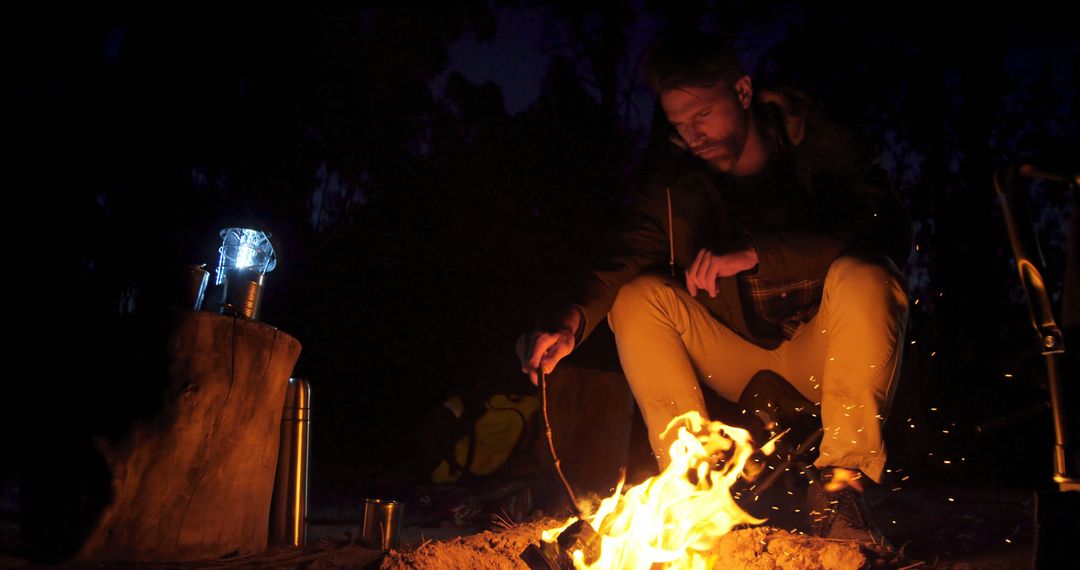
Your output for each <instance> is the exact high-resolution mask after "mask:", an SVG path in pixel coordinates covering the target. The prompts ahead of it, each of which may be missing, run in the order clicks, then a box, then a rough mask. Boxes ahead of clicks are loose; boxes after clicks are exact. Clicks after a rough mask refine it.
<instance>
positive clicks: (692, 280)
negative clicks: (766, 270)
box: [686, 247, 758, 297]
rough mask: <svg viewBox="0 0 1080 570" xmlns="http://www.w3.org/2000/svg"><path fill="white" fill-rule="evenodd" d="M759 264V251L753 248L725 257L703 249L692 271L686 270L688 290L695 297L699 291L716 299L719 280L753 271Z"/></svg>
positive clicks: (692, 265) (691, 268)
mask: <svg viewBox="0 0 1080 570" xmlns="http://www.w3.org/2000/svg"><path fill="white" fill-rule="evenodd" d="M757 264H758V256H757V250H755V249H754V248H752V247H748V248H746V249H744V250H741V251H736V252H733V253H726V254H723V255H717V254H715V253H713V252H711V251H709V250H707V249H705V248H702V249H701V250H699V251H698V254H697V257H696V258H694V263H692V264H690V269H687V270H686V290H687V291H689V292H690V295H692V296H694V297H696V296H697V293H698V289H701V290H702V291H707V292H708V293H709V296H710V297H716V280H717V279H719V278H721V277H730V276H732V275H735V274H736V273H738V272H740V271H746V270H747V269H753V268H754V266H755V265H757Z"/></svg>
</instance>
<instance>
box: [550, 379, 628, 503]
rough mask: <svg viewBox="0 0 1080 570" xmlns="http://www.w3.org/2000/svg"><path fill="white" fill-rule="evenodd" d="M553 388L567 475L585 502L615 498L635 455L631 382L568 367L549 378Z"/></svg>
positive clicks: (554, 420)
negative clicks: (630, 455) (586, 498)
mask: <svg viewBox="0 0 1080 570" xmlns="http://www.w3.org/2000/svg"><path fill="white" fill-rule="evenodd" d="M547 385H548V416H549V419H550V421H551V431H552V435H553V440H554V444H555V450H556V452H557V453H558V455H559V459H560V462H561V465H562V470H563V473H564V474H565V475H566V478H567V479H568V480H569V482H570V484H571V485H572V486H573V488H574V491H575V492H576V493H577V495H578V496H579V497H583V496H584V495H587V494H590V493H593V494H598V495H600V496H601V497H607V496H609V495H610V494H611V490H612V489H613V488H614V487H615V485H616V484H617V483H618V482H619V474H620V472H621V470H622V469H623V468H624V467H625V466H626V461H627V455H628V452H629V449H630V431H631V429H630V428H631V420H632V418H633V411H634V398H633V395H632V394H631V393H630V388H629V386H628V385H627V383H626V378H625V377H624V376H623V375H622V374H617V373H614V372H608V371H604V370H592V369H588V368H579V367H574V366H567V365H563V366H558V367H556V368H555V370H554V371H552V373H551V374H549V375H547ZM541 437H542V434H541ZM543 445H544V446H546V443H544V444H543Z"/></svg>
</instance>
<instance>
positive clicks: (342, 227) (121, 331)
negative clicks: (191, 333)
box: [4, 0, 1080, 498]
mask: <svg viewBox="0 0 1080 570" xmlns="http://www.w3.org/2000/svg"><path fill="white" fill-rule="evenodd" d="M507 14H516V15H517V17H518V18H519V19H522V18H523V19H524V20H525V21H527V22H535V26H536V27H537V28H539V29H541V30H543V32H542V34H548V33H550V34H551V35H552V38H553V39H552V40H551V41H550V42H548V43H547V44H546V45H544V46H541V48H530V47H522V48H521V49H523V50H527V49H534V50H536V51H537V53H539V55H541V56H542V59H541V60H542V61H544V62H545V66H544V67H543V68H540V69H535V68H532V67H522V69H520V74H521V76H522V77H523V81H524V78H528V77H536V78H538V84H539V90H538V92H535V93H532V95H531V99H530V100H531V102H528V103H526V104H524V105H521V108H520V109H509V108H508V105H507V98H506V96H505V95H504V92H507V91H510V90H516V91H521V90H522V89H527V88H528V87H522V86H521V85H514V84H506V83H503V84H499V83H496V82H490V81H487V82H485V81H479V80H471V79H470V78H469V77H470V75H474V76H475V75H477V74H478V73H480V72H482V70H483V68H484V67H485V66H489V65H500V64H497V63H490V62H486V61H483V60H482V59H472V60H468V59H466V60H464V61H462V60H460V58H459V60H458V61H454V62H453V66H451V53H454V52H453V50H454V46H455V45H460V42H470V43H471V44H473V45H480V46H483V45H485V44H486V43H490V42H493V41H495V39H496V38H497V37H499V34H500V29H499V23H500V21H503V19H504V18H505V17H506V16H507ZM1063 16H1064V15H1063V14H1060V15H1055V13H1054V12H1052V11H1045V10H1041V9H1036V8H1032V9H1031V11H1030V12H1029V13H1025V14H1017V13H1003V12H1001V11H996V10H995V11H991V10H976V11H971V12H965V13H952V14H945V13H942V12H941V9H940V7H938V6H932V9H931V7H929V6H916V5H911V4H908V3H904V4H891V5H888V6H885V5H881V6H878V5H875V6H873V7H871V6H864V7H862V8H860V9H858V10H852V9H850V8H848V7H843V8H841V7H832V8H830V7H826V6H820V7H819V6H813V7H812V6H810V5H809V4H807V5H803V4H800V3H793V2H719V1H717V2H686V3H665V2H654V1H651V0H645V1H644V2H627V1H614V2H607V3H603V4H602V5H595V6H594V5H588V4H584V3H578V2H570V1H562V0H551V1H541V0H536V1H524V0H523V1H520V2H513V1H496V2H487V1H484V0H472V1H451V2H444V3H439V4H437V5H435V6H431V7H426V8H419V7H418V5H412V6H409V5H404V4H393V5H390V4H388V5H385V6H380V5H364V6H362V7H357V6H353V7H348V8H341V7H334V8H310V7H308V8H304V9H300V8H296V7H291V8H290V7H281V8H273V7H268V6H267V5H263V6H261V7H259V8H258V9H254V8H240V7H230V6H215V7H213V8H212V9H211V8H206V7H197V6H192V5H187V4H177V5H174V6H171V7H169V8H160V7H155V8H154V9H152V10H150V9H146V10H145V11H140V10H128V9H124V10H120V9H118V8H114V9H106V8H92V7H79V8H74V7H54V8H42V9H39V10H34V11H30V12H23V13H20V14H18V15H17V16H14V17H11V18H10V19H8V21H7V25H6V28H7V38H6V42H7V43H9V46H8V49H7V52H8V57H9V59H11V60H12V62H13V67H12V68H11V71H10V72H9V73H11V74H12V75H14V77H15V81H14V82H12V83H9V84H8V87H7V91H8V92H9V94H12V95H14V96H13V97H12V98H11V99H9V111H10V112H9V117H8V119H7V123H8V124H9V125H13V126H14V129H13V131H10V132H11V133H12V139H11V142H12V143H13V146H14V147H15V149H16V150H15V157H14V159H15V160H14V163H13V164H12V165H11V171H12V172H14V173H15V176H14V177H13V180H11V181H9V183H10V184H11V185H10V186H8V188H7V192H6V193H7V195H8V196H10V197H11V198H12V204H11V206H10V209H9V210H8V218H9V220H11V221H10V223H9V228H10V230H9V231H11V233H12V235H10V236H9V239H8V243H9V247H11V248H12V249H14V250H16V251H17V257H16V259H17V261H16V263H15V265H16V266H15V267H11V268H9V275H11V276H12V277H15V276H16V275H18V277H17V278H18V279H19V285H18V287H17V288H18V290H19V291H20V292H21V293H20V294H17V295H14V296H13V297H12V300H13V304H14V305H15V309H16V310H17V312H18V313H19V314H21V315H23V314H24V315H25V316H26V320H25V322H26V323H28V324H27V325H26V327H25V329H24V330H25V331H26V335H24V336H22V337H20V338H19V340H18V341H17V345H16V346H18V347H23V346H24V345H26V346H27V350H25V351H23V350H20V351H19V354H18V355H16V358H17V359H19V358H22V359H25V360H23V361H22V363H21V365H20V366H18V367H17V369H18V370H22V372H19V373H18V375H17V377H16V378H13V379H12V382H13V383H18V384H20V385H23V386H30V387H31V388H32V389H31V390H29V391H28V392H26V393H25V394H21V393H19V392H16V394H20V395H18V396H13V399H14V400H15V401H19V405H18V406H17V407H18V408H19V409H20V410H21V411H23V412H26V413H27V415H28V418H29V419H26V420H19V421H21V422H23V423H22V425H23V427H24V429H25V431H15V432H10V433H14V434H17V435H16V436H15V439H17V440H21V441H31V440H32V439H33V438H35V437H36V438H43V441H47V442H48V445H49V446H50V447H49V448H48V453H47V454H45V455H47V458H44V459H42V458H41V457H40V456H39V455H40V454H30V455H26V456H23V458H22V459H18V460H17V461H15V462H14V463H13V464H11V465H10V466H9V467H7V468H5V470H4V476H5V479H6V480H7V481H8V482H7V483H5V489H6V496H7V497H9V498H10V496H12V495H13V494H14V495H17V491H16V490H13V489H14V484H13V483H11V482H10V481H12V480H14V479H13V478H14V476H15V475H16V474H19V473H26V472H31V471H34V470H35V469H41V470H42V471H48V470H47V469H44V468H43V467H41V466H42V465H47V466H50V469H54V471H56V472H61V471H62V472H65V473H66V475H65V476H66V477H67V478H68V479H76V480H77V479H80V477H81V476H80V475H79V474H78V473H79V471H78V468H79V466H80V465H83V463H80V461H84V462H85V461H90V462H92V461H93V459H92V458H89V459H88V457H89V456H90V454H91V452H90V451H88V449H89V447H88V446H87V445H86V442H87V441H89V440H88V435H89V434H92V433H99V434H105V435H107V436H115V435H117V434H120V433H122V432H123V429H124V427H125V426H126V425H127V423H126V422H129V421H130V419H131V418H130V417H129V416H130V414H128V415H125V414H124V413H123V410H126V409H134V408H135V407H136V406H135V405H134V404H133V403H132V402H135V401H138V400H139V399H140V398H142V399H146V398H153V397H154V396H155V395H154V394H152V393H147V391H146V390H145V389H140V386H141V384H140V382H141V381H140V374H144V371H145V370H146V368H145V367H146V366H151V365H152V362H148V361H149V360H150V359H151V357H150V356H147V355H149V354H152V353H153V350H152V349H153V342H154V341H155V340H156V339H158V338H159V336H155V335H158V334H159V333H160V332H161V330H160V329H161V326H162V323H163V322H164V319H163V318H162V317H163V315H164V314H165V311H166V310H167V305H168V303H167V301H166V299H167V297H166V296H165V292H166V291H167V289H168V287H169V285H170V281H169V280H170V279H172V276H173V275H174V274H173V273H171V271H172V270H173V269H175V267H176V266H179V265H182V264H194V263H207V264H208V266H210V267H213V266H214V265H215V263H216V260H217V247H218V246H219V245H220V238H219V237H218V231H219V230H220V229H222V228H224V227H229V226H234V225H240V226H244V227H256V228H260V229H265V230H268V231H270V232H271V233H272V235H273V238H272V239H273V243H274V245H275V247H276V248H277V253H278V268H277V269H276V270H275V271H273V272H272V273H270V274H269V275H268V278H267V285H266V290H265V296H264V299H263V304H262V310H263V318H262V320H264V321H265V322H267V323H269V324H271V325H274V326H276V327H279V328H281V329H282V330H283V331H285V332H287V333H289V334H291V335H293V336H294V337H296V338H297V339H298V340H299V341H300V342H301V343H302V345H303V352H302V354H301V357H300V361H299V363H298V364H297V367H296V371H295V375H296V376H302V377H306V378H309V379H311V381H312V384H313V390H314V395H313V401H314V405H315V410H316V411H315V414H316V418H317V420H316V422H317V423H316V424H315V428H314V430H313V437H314V444H313V449H314V452H313V453H314V455H313V467H312V477H313V480H312V485H313V492H315V494H316V495H319V494H320V493H321V494H333V495H339V496H347V497H359V496H363V493H366V492H371V491H372V490H373V489H380V488H385V487H387V486H393V485H409V484H411V483H412V482H414V481H420V480H422V479H423V478H424V477H426V476H427V474H428V472H427V471H425V469H427V468H429V467H430V466H429V465H428V464H427V461H429V459H430V458H427V457H422V456H421V454H418V453H417V452H416V450H417V449H418V448H419V447H418V446H422V445H423V444H424V441H425V440H427V439H429V438H432V437H435V436H436V435H438V434H433V433H431V426H429V425H426V424H425V422H424V418H425V417H428V416H429V415H430V413H431V412H432V410H435V409H438V408H439V406H440V403H441V402H442V401H444V400H445V399H446V398H447V397H449V396H451V395H461V396H462V397H463V398H464V399H465V401H466V402H469V403H471V405H481V402H482V400H483V399H484V397H485V396H486V395H489V394H493V393H506V392H512V393H528V392H529V391H530V390H531V388H532V387H531V385H530V384H529V383H528V381H527V379H526V378H525V377H524V376H523V375H522V374H521V373H520V371H519V367H518V364H517V361H516V357H515V355H514V341H515V339H516V337H517V336H518V335H519V334H521V333H522V332H524V331H526V330H527V329H529V328H530V327H531V326H532V324H533V322H534V320H535V319H536V318H537V316H538V315H539V314H540V313H541V312H542V311H543V308H544V307H545V306H546V305H547V303H550V302H551V301H552V299H553V298H555V297H556V296H557V294H556V293H557V291H559V290H560V287H563V286H565V284H566V283H567V280H568V279H571V278H572V276H573V275H574V274H575V273H577V272H579V271H581V270H582V269H584V268H585V267H587V265H588V263H589V261H590V257H591V256H592V255H593V254H594V253H595V248H596V246H597V244H598V243H599V240H600V239H601V237H602V236H603V235H605V233H606V232H608V231H610V230H611V229H612V228H613V227H615V225H616V224H617V223H618V220H619V216H618V212H619V210H620V207H621V205H622V204H624V203H625V199H626V197H627V196H628V193H629V192H630V191H632V189H633V188H634V184H635V181H634V177H633V172H634V168H635V167H636V165H637V164H638V162H639V159H640V154H641V149H642V148H643V146H644V143H645V141H646V140H647V138H648V126H649V123H650V118H651V117H652V115H653V108H652V100H651V98H650V95H649V93H648V92H647V90H645V88H644V86H643V84H642V82H641V79H640V75H639V74H638V72H637V64H638V58H639V56H640V49H641V47H643V46H645V45H647V44H648V43H649V42H650V41H651V40H652V34H651V33H650V34H648V35H647V37H646V35H645V32H643V30H646V31H648V32H655V31H665V30H666V31H677V30H680V29H689V28H696V27H705V28H708V29H713V30H717V31H722V32H725V33H728V34H730V35H731V37H733V38H734V41H735V45H736V47H737V49H738V50H739V51H740V54H741V55H743V58H744V64H745V65H746V67H747V69H748V70H750V72H751V75H752V76H753V78H754V80H755V84H756V85H758V86H769V85H790V86H793V87H796V88H798V89H800V90H803V91H804V92H806V93H807V94H809V95H811V96H812V97H814V98H816V99H817V100H819V101H820V102H821V103H822V104H823V106H824V108H825V111H826V113H827V114H829V115H830V116H831V117H833V118H835V119H836V120H838V121H840V122H842V123H845V124H847V125H849V126H850V127H852V128H854V129H857V130H859V131H861V132H864V133H866V134H867V136H868V140H870V141H872V144H873V145H874V151H875V153H876V154H877V155H879V156H880V157H881V161H882V165H883V166H884V167H885V168H886V169H887V170H888V172H889V173H890V175H891V176H892V178H893V182H894V183H895V184H896V185H897V187H898V189H899V190H900V192H901V194H902V196H903V197H904V199H905V201H906V204H907V206H908V207H909V209H910V211H911V214H912V217H913V219H914V220H915V227H914V230H915V235H916V243H917V244H918V245H917V248H916V249H915V250H913V251H912V257H911V259H910V261H909V267H910V269H909V272H910V276H909V282H910V285H911V288H912V295H913V302H915V303H916V304H915V305H914V306H913V307H912V321H911V328H910V335H909V336H910V339H909V340H913V341H915V342H914V344H910V345H908V346H906V347H905V349H906V350H907V351H908V355H907V357H906V359H905V363H904V366H905V369H904V380H903V381H904V384H903V385H902V387H901V389H900V392H899V394H898V397H897V402H896V407H895V409H894V415H893V418H894V421H892V422H891V424H890V431H889V433H890V440H889V445H890V450H891V454H892V455H891V457H892V460H891V464H890V465H891V466H892V467H903V468H907V472H908V473H914V474H915V475H914V476H919V477H923V478H938V479H957V480H959V479H963V480H968V481H973V482H978V481H982V482H986V483H989V484H995V485H997V484H1000V485H1036V484H1041V483H1044V482H1046V481H1047V480H1048V477H1049V474H1050V468H1051V455H1050V445H1051V442H1052V438H1051V431H1050V420H1049V415H1048V414H1046V413H1043V414H1041V415H1040V414H1036V415H1033V416H1029V417H1026V418H1024V419H1020V420H1017V421H1015V422H1013V423H1012V424H1010V425H1009V426H1008V427H1007V428H1006V429H1003V430H999V431H995V432H991V433H989V434H985V435H976V434H975V433H974V431H973V428H974V426H976V425H979V424H981V423H983V422H986V421H989V420H991V419H994V418H1000V417H1004V416H1007V415H1008V414H1011V413H1013V412H1017V411H1020V410H1024V409H1027V408H1030V407H1031V406H1034V405H1038V404H1039V403H1040V402H1042V401H1044V400H1045V399H1046V391H1045V387H1044V383H1045V371H1044V367H1043V365H1042V362H1041V360H1040V357H1039V353H1038V346H1037V344H1036V342H1035V336H1034V333H1033V331H1032V329H1031V326H1030V324H1029V321H1028V317H1027V314H1026V308H1025V305H1024V300H1023V296H1022V290H1021V289H1020V288H1019V286H1018V279H1017V275H1016V270H1015V265H1014V264H1012V262H1011V253H1010V251H1009V248H1008V242H1007V240H1006V234H1005V228H1004V225H1003V222H1002V220H1001V217H1000V214H999V211H998V205H997V203H996V200H995V199H994V196H993V192H992V186H991V173H992V170H993V168H994V167H995V166H996V165H1000V164H1002V163H1005V162H1008V161H1011V160H1016V159H1020V158H1025V157H1033V156H1035V157H1044V156H1045V157H1051V156H1054V157H1059V158H1060V157H1066V158H1069V157H1071V158H1072V159H1076V157H1077V156H1080V155H1078V154H1072V153H1075V152H1076V149H1077V144H1078V138H1080V113H1078V110H1077V108H1076V105H1077V100H1078V97H1077V92H1078V87H1080V85H1078V81H1080V65H1078V63H1080V41H1078V40H1077V39H1076V38H1077V36H1076V35H1075V33H1074V31H1073V30H1067V29H1065V25H1064V24H1061V25H1058V24H1057V23H1056V22H1059V21H1061V19H1063ZM556 32H557V33H556ZM502 33H503V34H504V36H503V37H505V34H506V33H507V32H506V31H502ZM504 73H505V70H504ZM507 75H509V76H513V75H514V73H513V70H511V73H509V74H507ZM1074 164H1075V162H1074ZM1034 190H1035V191H1034V192H1033V194H1034V198H1035V206H1036V209H1035V219H1036V225H1037V229H1038V230H1039V232H1040V236H1041V237H1042V238H1043V240H1044V241H1043V245H1044V254H1045V255H1046V258H1047V262H1048V265H1049V266H1050V272H1049V274H1048V277H1049V281H1048V285H1049V288H1050V290H1051V291H1053V292H1054V299H1055V301H1057V300H1058V299H1059V298H1060V297H1059V295H1060V291H1061V288H1062V279H1063V277H1062V274H1063V268H1064V260H1065V256H1066V240H1067V224H1068V211H1069V208H1068V198H1067V194H1066V193H1065V192H1064V191H1063V190H1062V189H1061V188H1053V187H1052V186H1049V185H1042V186H1036V187H1035V188H1034ZM1077 340H1080V339H1077ZM612 342H613V341H612V340H611V337H610V333H609V331H607V330H606V328H605V327H599V328H598V329H597V334H596V335H595V336H593V337H591V338H590V339H589V340H588V341H587V343H586V344H585V345H583V347H582V354H580V355H578V354H575V355H574V357H572V358H580V359H583V360H590V359H591V360H590V362H598V363H601V364H603V363H607V364H617V360H613V359H614V345H613V344H612ZM1074 342H1075V341H1074ZM31 349H32V350H31ZM905 420H906V421H905ZM912 426H913V427H912ZM943 432H947V433H943ZM71 434H78V435H77V436H72V435H71ZM37 451H39V452H40V451H41V448H38V449H37ZM80 458H81V459H80ZM944 460H949V461H950V462H951V463H949V464H945V463H943V461H944ZM65 484H68V483H65V482H64V481H58V482H57V485H58V486H60V485H65Z"/></svg>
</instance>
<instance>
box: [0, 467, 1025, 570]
mask: <svg viewBox="0 0 1080 570" xmlns="http://www.w3.org/2000/svg"><path fill="white" fill-rule="evenodd" d="M350 503H351V501H348V500H345V499H342V500H341V501H340V502H339V504H336V505H332V506H331V505H326V506H324V507H323V508H322V509H321V511H316V512H314V513H313V520H315V521H316V522H315V523H313V524H312V525H311V526H310V527H309V537H310V540H309V545H308V546H307V547H305V548H303V549H290V548H282V547H277V548H272V549H270V550H268V551H266V552H264V553H261V554H258V555H251V556H245V557H238V558H234V559H224V560H214V561H204V562H200V563H183V564H152V565H148V564H139V565H127V566H126V567H128V568H219V569H223V568H296V569H315V570H328V569H338V568H370V569H373V568H384V569H394V570H397V569H404V568H432V569H436V568H438V569H443V568H477V569H496V568H499V569H501V568H526V567H527V566H526V565H525V564H524V562H522V561H521V559H520V557H519V555H520V554H521V552H522V551H523V550H525V548H526V547H527V546H528V545H529V544H530V543H533V542H536V541H538V539H539V530H540V529H542V528H549V527H550V526H554V525H552V524H551V519H547V520H546V521H545V520H533V521H532V522H530V523H514V522H513V521H508V522H509V523H510V524H509V525H507V524H506V522H503V523H499V522H497V521H492V522H491V524H488V525H481V526H472V527H470V526H442V527H433V526H425V527H421V526H415V525H410V521H409V517H408V514H407V515H406V519H405V524H406V528H405V529H403V532H402V542H401V545H400V547H399V548H398V549H395V550H392V551H390V552H389V553H381V552H378V551H374V550H370V549H367V548H363V547H361V546H359V545H357V544H356V537H357V534H358V532H359V523H358V518H357V517H358V512H354V511H356V509H353V508H352V507H351V506H346V505H348V504H350ZM868 503H869V504H870V506H871V509H872V513H873V516H874V518H875V520H876V521H877V522H878V524H879V526H880V527H881V528H882V530H883V531H884V532H885V534H886V536H887V537H888V538H889V540H890V541H891V542H892V543H893V544H894V545H895V546H896V547H897V548H898V549H899V550H900V552H901V553H902V556H895V555H889V554H888V553H882V552H875V551H874V550H873V549H872V548H866V547H863V548H860V547H859V546H856V545H854V544H850V543H841V542H831V541H825V540H821V539H813V538H809V537H805V536H800V535H797V534H792V533H791V532H789V530H790V529H788V530H780V529H777V528H775V527H770V526H767V525H768V523H767V525H766V526H762V527H757V528H751V529H742V530H737V531H735V532H732V533H730V534H729V535H728V536H727V537H725V538H724V539H723V540H722V541H721V542H720V544H719V545H718V547H717V548H718V551H719V553H720V555H721V560H722V561H723V563H722V564H721V566H722V567H724V568H788V569H793V568H860V567H863V568H897V569H898V568H934V569H955V570H960V569H964V570H967V569H973V568H986V569H994V570H998V569H1013V568H1016V569H1019V568H1030V567H1031V564H1032V544H1033V541H1034V535H1035V532H1034V524H1033V519H1032V510H1033V508H1034V500H1033V495H1032V494H1031V493H1030V492H1026V491H1023V490H1015V489H1004V488H997V487H960V486H948V485H944V484H940V483H933V482H923V483H922V484H918V485H908V486H906V487H905V488H904V489H903V490H902V491H899V492H891V491H890V490H889V489H880V490H879V491H878V492H876V493H872V494H870V495H869V496H868ZM408 512H409V511H408V505H407V506H406V513H408ZM320 518H321V521H322V522H318V521H319V519H320ZM334 519H336V520H334ZM780 520H782V517H774V518H773V520H771V521H770V523H773V522H778V521H780ZM485 526H486V527H487V528H485ZM507 526H508V527H509V528H506V527H507ZM0 530H3V532H2V533H0V535H2V537H3V539H4V540H3V544H2V546H3V548H2V549H0V568H39V567H40V568H48V567H83V568H102V567H104V566H101V565H89V564H87V565H81V566H72V565H52V566H50V565H39V564H31V563H29V562H27V561H26V560H24V559H21V558H20V557H19V556H18V552H17V550H18V548H17V547H18V527H17V526H16V525H13V524H12V523H10V522H9V523H5V524H4V526H3V528H2V529H0ZM109 567H116V566H115V565H109Z"/></svg>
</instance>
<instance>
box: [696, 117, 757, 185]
mask: <svg viewBox="0 0 1080 570" xmlns="http://www.w3.org/2000/svg"><path fill="white" fill-rule="evenodd" d="M740 118H741V119H742V120H740V121H739V123H738V124H737V125H735V128H734V129H733V130H732V131H731V134H729V135H728V136H726V137H724V138H722V139H706V140H705V141H704V142H703V143H702V144H700V145H699V146H697V147H695V148H694V149H693V152H694V154H695V155H697V156H698V157H699V158H701V159H702V160H704V161H705V162H708V163H709V164H710V165H711V166H712V167H713V168H715V169H716V170H718V171H720V172H731V170H732V169H733V168H735V164H736V163H737V162H739V157H741V156H742V152H743V148H744V147H745V146H746V139H747V134H748V132H749V126H748V125H749V124H748V122H747V121H746V117H745V116H742V117H740ZM702 155H704V156H702Z"/></svg>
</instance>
